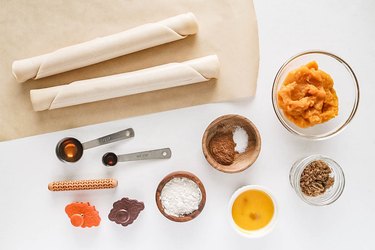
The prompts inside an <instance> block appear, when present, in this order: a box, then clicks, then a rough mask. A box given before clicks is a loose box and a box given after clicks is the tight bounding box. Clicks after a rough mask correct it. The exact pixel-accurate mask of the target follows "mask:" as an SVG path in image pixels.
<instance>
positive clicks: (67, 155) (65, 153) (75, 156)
mask: <svg viewBox="0 0 375 250" xmlns="http://www.w3.org/2000/svg"><path fill="white" fill-rule="evenodd" d="M131 137H134V130H133V129H132V128H128V129H125V130H121V131H118V132H116V133H113V134H109V135H106V136H103V137H100V138H97V139H94V140H91V141H88V142H84V143H81V142H80V141H79V140H77V139H76V138H73V137H66V138H63V139H61V140H60V141H59V142H58V143H57V145H56V155H57V158H59V159H60V160H61V161H63V162H77V161H78V160H79V159H81V157H82V155H83V151H84V150H86V149H90V148H94V147H97V146H101V145H105V144H108V143H112V142H116V141H120V140H124V139H128V138H131Z"/></svg>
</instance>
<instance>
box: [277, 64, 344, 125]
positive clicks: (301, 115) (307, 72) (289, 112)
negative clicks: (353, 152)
mask: <svg viewBox="0 0 375 250" xmlns="http://www.w3.org/2000/svg"><path fill="white" fill-rule="evenodd" d="M277 102H278V105H279V107H280V108H281V109H282V110H283V111H284V115H285V116H286V117H287V118H288V119H289V120H290V121H292V122H293V123H294V124H296V125H297V126H299V127H301V128H307V127H311V126H314V125H316V124H320V123H323V122H326V121H328V120H330V119H332V118H334V117H335V116H337V114H338V112H339V107H338V98H337V95H336V91H335V90H334V88H333V80H332V78H331V76H330V75H329V74H327V73H326V72H324V71H322V70H320V69H318V64H317V62H315V61H312V62H309V63H308V64H306V65H303V66H301V67H300V68H298V69H296V70H293V71H291V72H289V74H288V76H287V77H286V78H285V80H284V83H283V86H282V87H281V89H280V90H279V92H278V93H277Z"/></svg>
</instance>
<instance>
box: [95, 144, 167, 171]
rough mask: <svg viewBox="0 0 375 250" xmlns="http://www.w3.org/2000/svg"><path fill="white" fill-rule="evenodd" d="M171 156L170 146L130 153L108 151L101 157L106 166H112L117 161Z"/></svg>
mask: <svg viewBox="0 0 375 250" xmlns="http://www.w3.org/2000/svg"><path fill="white" fill-rule="evenodd" d="M171 156H172V151H171V149H170V148H161V149H155V150H149V151H143V152H137V153H131V154H123V155H116V154H115V153H112V152H108V153H105V154H104V155H103V157H102V162H103V164H104V165H105V166H107V167H112V166H115V165H116V164H117V162H124V161H140V160H151V159H169V158H171Z"/></svg>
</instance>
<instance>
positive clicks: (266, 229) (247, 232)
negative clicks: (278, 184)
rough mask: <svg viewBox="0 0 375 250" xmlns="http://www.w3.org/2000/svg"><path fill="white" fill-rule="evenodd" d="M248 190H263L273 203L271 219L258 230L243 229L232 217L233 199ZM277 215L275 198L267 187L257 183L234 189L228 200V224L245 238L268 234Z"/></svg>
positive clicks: (274, 223) (273, 225)
mask: <svg viewBox="0 0 375 250" xmlns="http://www.w3.org/2000/svg"><path fill="white" fill-rule="evenodd" d="M248 190H259V191H263V192H265V193H266V194H267V195H268V196H269V197H270V198H271V200H272V202H273V205H274V214H273V217H272V219H271V221H270V222H269V223H268V224H267V225H266V226H265V227H263V228H261V229H258V230H244V229H242V228H240V227H239V226H238V225H237V224H236V223H235V222H234V220H233V217H232V207H233V203H234V201H235V200H236V199H237V197H238V196H239V195H240V194H242V193H243V192H246V191H248ZM277 215H278V206H277V203H276V200H275V198H274V196H273V195H272V194H271V192H270V191H269V190H268V189H266V188H264V187H262V186H258V185H247V186H243V187H241V188H239V189H237V191H235V192H234V193H233V195H232V197H231V198H230V201H229V206H228V216H229V221H230V224H231V225H232V227H233V229H234V230H235V231H236V232H237V233H239V234H240V235H241V236H244V237H247V238H259V237H263V236H265V235H267V234H269V233H270V232H271V231H272V230H273V228H274V227H275V225H276V221H277Z"/></svg>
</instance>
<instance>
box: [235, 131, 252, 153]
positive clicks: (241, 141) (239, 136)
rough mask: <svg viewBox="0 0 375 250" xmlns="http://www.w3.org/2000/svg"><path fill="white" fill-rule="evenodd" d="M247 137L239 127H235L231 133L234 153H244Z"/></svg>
mask: <svg viewBox="0 0 375 250" xmlns="http://www.w3.org/2000/svg"><path fill="white" fill-rule="evenodd" d="M248 140H249V136H248V135H247V133H246V130H244V129H243V128H241V127H236V128H235V129H234V131H233V141H234V143H236V147H235V148H234V150H235V151H237V152H238V153H240V154H241V153H243V152H245V151H246V148H247V146H248V145H247V144H248Z"/></svg>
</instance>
